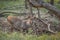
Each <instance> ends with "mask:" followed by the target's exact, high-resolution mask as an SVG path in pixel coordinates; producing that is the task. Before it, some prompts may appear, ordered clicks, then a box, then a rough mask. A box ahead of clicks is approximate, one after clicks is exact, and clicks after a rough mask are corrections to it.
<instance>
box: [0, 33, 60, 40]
mask: <svg viewBox="0 0 60 40" xmlns="http://www.w3.org/2000/svg"><path fill="white" fill-rule="evenodd" d="M0 40H60V33H58V34H56V35H42V36H36V35H28V34H26V35H23V34H21V33H17V32H14V33H12V34H7V33H2V32H0Z"/></svg>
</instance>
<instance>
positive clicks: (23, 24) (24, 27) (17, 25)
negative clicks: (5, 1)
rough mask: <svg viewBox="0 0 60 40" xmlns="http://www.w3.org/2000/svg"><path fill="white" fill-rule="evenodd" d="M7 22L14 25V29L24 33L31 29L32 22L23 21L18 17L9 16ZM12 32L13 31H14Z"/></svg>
mask: <svg viewBox="0 0 60 40" xmlns="http://www.w3.org/2000/svg"><path fill="white" fill-rule="evenodd" d="M7 21H8V22H9V23H10V24H11V25H12V29H13V30H14V29H15V30H18V31H22V32H24V33H28V29H29V27H31V25H30V24H31V20H30V19H27V20H22V19H20V18H18V17H17V16H8V17H7ZM13 30H12V31H13Z"/></svg>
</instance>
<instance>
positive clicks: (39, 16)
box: [37, 8, 41, 18]
mask: <svg viewBox="0 0 60 40" xmlns="http://www.w3.org/2000/svg"><path fill="white" fill-rule="evenodd" d="M37 11H38V18H41V15H40V10H39V8H37Z"/></svg>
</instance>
